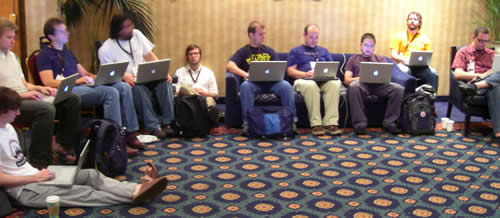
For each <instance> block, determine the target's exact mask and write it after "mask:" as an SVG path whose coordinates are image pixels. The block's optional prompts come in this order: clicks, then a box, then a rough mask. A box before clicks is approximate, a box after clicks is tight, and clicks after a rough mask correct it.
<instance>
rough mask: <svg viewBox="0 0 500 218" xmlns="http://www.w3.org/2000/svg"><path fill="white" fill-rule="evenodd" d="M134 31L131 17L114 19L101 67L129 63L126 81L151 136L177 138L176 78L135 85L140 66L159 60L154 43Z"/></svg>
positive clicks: (120, 16) (139, 32)
mask: <svg viewBox="0 0 500 218" xmlns="http://www.w3.org/2000/svg"><path fill="white" fill-rule="evenodd" d="M134 27H135V26H134V23H133V21H132V19H131V18H130V17H128V16H127V15H124V14H118V15H114V16H113V17H112V19H111V25H110V38H109V39H107V40H106V41H105V42H104V44H103V45H102V47H101V48H100V49H99V60H100V61H101V64H107V63H114V62H120V61H129V65H128V67H127V70H126V72H125V75H124V76H123V81H125V82H126V83H128V84H129V85H130V86H131V87H132V95H133V97H134V105H135V109H136V111H137V113H138V115H139V116H138V118H139V119H140V120H142V121H143V122H144V128H145V129H146V132H147V133H148V134H153V135H155V136H157V137H158V138H165V137H166V136H167V135H174V134H175V131H174V130H173V129H172V127H171V126H170V123H171V122H172V121H173V120H174V106H173V99H174V93H173V88H172V77H170V75H168V76H167V78H165V80H159V81H153V82H149V83H145V84H135V78H136V77H137V68H138V66H139V64H141V63H144V62H145V61H156V60H158V57H156V55H155V54H154V53H153V51H152V50H153V48H154V45H153V43H151V41H149V40H148V39H147V38H146V36H144V34H142V32H141V31H139V30H137V29H134ZM153 98H155V101H153ZM153 102H156V103H157V104H158V105H157V106H158V108H159V114H156V112H155V108H156V106H153Z"/></svg>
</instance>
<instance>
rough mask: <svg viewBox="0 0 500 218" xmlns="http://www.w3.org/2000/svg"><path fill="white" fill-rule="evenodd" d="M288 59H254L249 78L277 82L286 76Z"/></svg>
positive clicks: (256, 80)
mask: <svg viewBox="0 0 500 218" xmlns="http://www.w3.org/2000/svg"><path fill="white" fill-rule="evenodd" d="M285 71H286V61H252V62H251V63H250V70H248V74H250V75H249V77H248V80H250V81H252V82H275V81H281V80H283V78H284V77H285Z"/></svg>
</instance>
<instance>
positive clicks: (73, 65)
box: [36, 18, 145, 156]
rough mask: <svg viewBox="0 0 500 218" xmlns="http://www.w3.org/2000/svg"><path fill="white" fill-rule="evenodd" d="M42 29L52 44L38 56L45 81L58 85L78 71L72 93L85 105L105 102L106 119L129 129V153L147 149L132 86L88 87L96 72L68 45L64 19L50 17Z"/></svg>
mask: <svg viewBox="0 0 500 218" xmlns="http://www.w3.org/2000/svg"><path fill="white" fill-rule="evenodd" d="M43 32H44V34H45V36H46V37H47V38H48V39H49V41H50V44H49V46H48V47H46V48H43V49H42V50H41V51H40V54H39V55H38V57H37V59H36V62H37V68H38V71H39V74H40V79H41V80H42V83H43V84H44V85H46V86H49V87H53V88H57V87H59V84H60V83H61V80H60V79H62V78H65V77H68V76H71V75H73V74H75V73H78V74H80V78H79V79H77V80H76V82H75V83H76V85H78V86H75V87H74V88H73V93H75V94H77V95H79V96H80V98H81V99H82V105H84V106H94V105H102V106H103V109H104V118H107V119H111V120H113V121H115V122H116V123H117V124H118V125H120V126H123V127H125V128H126V130H127V142H128V143H127V144H128V146H127V153H128V154H129V156H132V155H134V154H137V152H138V151H137V150H136V149H144V147H145V145H144V144H143V143H141V142H140V141H139V140H137V135H138V134H137V130H139V124H138V122H137V117H136V113H135V108H134V105H133V100H132V91H131V89H130V86H128V85H127V84H126V83H124V82H117V83H113V84H110V85H100V86H95V87H91V86H87V85H89V84H90V85H91V84H92V83H93V81H95V79H96V75H94V74H91V73H89V72H88V71H87V70H86V69H85V68H84V67H83V66H82V65H81V64H80V63H78V61H77V60H76V57H75V56H74V55H73V53H72V52H71V51H70V50H68V49H67V48H66V46H65V44H66V43H67V42H68V37H69V32H68V31H67V30H66V25H65V24H64V21H63V20H61V19H59V18H50V19H48V20H47V22H45V25H44V28H43ZM134 148H136V149H134Z"/></svg>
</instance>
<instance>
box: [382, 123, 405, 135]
mask: <svg viewBox="0 0 500 218" xmlns="http://www.w3.org/2000/svg"><path fill="white" fill-rule="evenodd" d="M383 129H384V131H386V132H390V133H392V134H398V133H401V129H400V128H398V126H397V125H396V124H394V123H393V124H390V125H387V126H384V127H383Z"/></svg>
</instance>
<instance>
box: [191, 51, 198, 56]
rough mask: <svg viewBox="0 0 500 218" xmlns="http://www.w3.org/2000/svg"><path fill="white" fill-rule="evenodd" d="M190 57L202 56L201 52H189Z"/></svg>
mask: <svg viewBox="0 0 500 218" xmlns="http://www.w3.org/2000/svg"><path fill="white" fill-rule="evenodd" d="M188 55H189V56H193V55H200V52H189V53H188Z"/></svg>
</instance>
